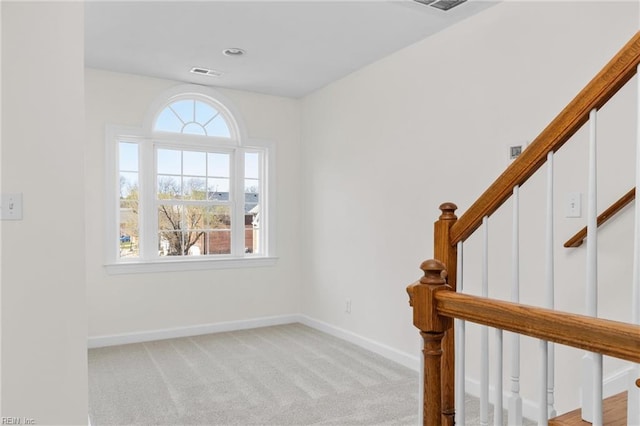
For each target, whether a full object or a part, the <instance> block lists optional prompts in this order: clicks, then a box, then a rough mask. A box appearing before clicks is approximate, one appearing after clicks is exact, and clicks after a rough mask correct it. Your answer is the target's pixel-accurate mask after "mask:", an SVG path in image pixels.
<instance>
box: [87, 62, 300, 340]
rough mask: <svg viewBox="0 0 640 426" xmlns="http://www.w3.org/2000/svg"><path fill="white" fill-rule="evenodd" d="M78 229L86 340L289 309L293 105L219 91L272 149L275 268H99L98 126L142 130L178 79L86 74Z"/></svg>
mask: <svg viewBox="0 0 640 426" xmlns="http://www.w3.org/2000/svg"><path fill="white" fill-rule="evenodd" d="M85 81H86V115H87V139H86V152H87V155H86V168H87V172H86V186H85V198H86V203H85V205H86V226H87V247H88V250H87V255H86V264H87V269H86V271H87V272H86V273H87V289H88V290H87V291H88V305H89V336H90V337H99V336H109V335H121V334H130V333H140V332H147V331H156V330H163V329H169V328H176V327H190V326H196V325H202V324H216V323H221V322H227V321H238V320H245V319H251V318H261V317H271V316H278V315H288V314H297V313H298V312H299V299H300V290H299V282H300V253H299V250H298V236H299V223H300V214H299V209H298V199H299V191H300V188H299V179H298V175H299V168H300V164H299V144H300V105H299V101H297V100H293V99H287V98H279V97H274V96H265V95H259V94H253V93H248V92H241V91H232V90H220V92H221V93H222V95H223V96H225V97H226V98H228V99H230V100H231V102H233V104H234V106H235V107H236V109H237V110H238V111H239V112H240V114H241V115H242V117H241V118H242V121H243V122H244V123H245V124H246V127H247V133H248V136H249V137H251V138H257V139H264V140H268V141H272V142H273V143H275V146H276V161H277V165H276V169H277V170H276V178H277V179H276V186H275V190H276V197H277V199H276V222H277V235H276V238H277V240H276V243H277V253H276V254H277V256H278V257H279V260H278V262H277V265H276V266H273V267H262V268H247V269H224V270H207V271H193V272H170V273H144V274H126V275H108V274H107V273H106V271H105V269H104V267H103V265H104V262H105V255H104V253H103V250H102V248H103V247H104V231H103V229H104V221H105V217H104V211H105V210H106V208H107V207H106V206H105V202H104V196H103V189H104V188H105V183H104V175H105V162H104V153H105V126H106V125H107V124H115V125H127V126H138V127H140V126H142V124H143V119H144V116H145V113H146V112H147V109H148V108H149V106H150V104H151V103H152V102H153V101H154V100H155V99H156V97H157V96H159V95H160V94H161V93H162V92H163V91H164V90H166V89H168V88H170V87H173V86H175V85H179V84H181V83H179V82H175V81H167V80H159V79H153V78H147V77H141V76H134V75H128V74H119V73H113V72H106V71H99V70H94V69H87V70H86V80H85Z"/></svg>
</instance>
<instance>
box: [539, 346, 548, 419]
mask: <svg viewBox="0 0 640 426" xmlns="http://www.w3.org/2000/svg"><path fill="white" fill-rule="evenodd" d="M539 342H540V364H541V365H540V389H539V392H540V393H539V394H538V400H539V401H540V402H539V405H538V426H544V425H546V424H548V420H549V413H548V411H547V379H548V376H547V370H548V364H549V356H548V354H549V351H548V345H549V343H548V342H547V341H545V340H540V341H539Z"/></svg>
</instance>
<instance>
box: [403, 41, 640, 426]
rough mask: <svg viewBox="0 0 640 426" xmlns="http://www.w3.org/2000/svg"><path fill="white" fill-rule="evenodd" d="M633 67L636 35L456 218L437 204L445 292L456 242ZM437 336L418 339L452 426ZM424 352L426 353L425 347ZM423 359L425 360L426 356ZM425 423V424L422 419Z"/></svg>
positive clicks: (449, 387) (638, 47)
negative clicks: (433, 360) (437, 367)
mask: <svg viewBox="0 0 640 426" xmlns="http://www.w3.org/2000/svg"><path fill="white" fill-rule="evenodd" d="M638 64H640V32H637V33H636V34H635V35H634V36H633V37H632V38H631V40H629V42H627V44H626V45H625V46H624V47H623V48H622V49H621V50H620V51H619V52H618V53H617V54H616V55H615V56H614V57H613V59H611V61H609V63H607V65H605V67H604V68H603V69H602V70H601V71H600V72H599V73H598V74H597V75H596V76H595V77H594V78H593V79H592V80H591V81H590V82H589V83H588V84H587V85H586V86H585V88H584V89H582V91H580V93H578V95H577V96H576V97H575V98H574V99H573V100H572V101H571V102H570V103H569V104H568V105H567V106H566V107H565V108H564V109H563V110H562V111H561V112H560V113H559V114H558V116H557V117H556V118H555V119H553V120H552V121H551V123H550V124H549V125H548V126H547V127H546V128H545V129H544V130H543V131H542V132H541V133H540V135H538V137H536V138H535V139H534V141H533V142H532V143H531V144H530V145H529V146H528V147H527V149H526V150H524V151H523V152H522V154H521V155H520V156H519V157H518V158H517V159H516V160H515V161H514V162H513V163H511V165H510V166H509V167H508V168H507V169H506V170H505V171H504V172H503V173H502V174H501V175H500V176H499V177H498V178H497V179H496V180H495V181H494V183H493V184H491V185H490V186H489V188H487V190H486V191H485V192H484V193H483V194H482V195H481V196H480V197H479V198H478V199H477V200H476V201H475V202H474V203H473V204H472V205H471V206H470V207H469V209H468V210H467V211H466V212H465V213H464V214H463V215H462V216H461V217H460V219H458V218H457V217H456V215H455V210H456V209H457V207H456V205H455V204H453V203H445V204H443V205H441V206H440V209H441V210H442V215H441V216H440V219H439V220H438V221H437V222H436V223H435V225H434V257H435V258H436V259H439V260H440V261H442V262H443V263H444V265H445V270H446V271H448V273H449V276H448V279H447V285H448V286H449V287H450V288H451V290H453V291H455V290H456V276H455V274H456V271H457V244H458V243H459V242H463V241H465V240H466V239H467V238H469V236H471V234H473V232H474V231H475V230H476V229H478V228H479V227H480V225H481V224H482V220H483V218H484V217H487V216H490V215H491V214H492V213H494V212H495V211H496V210H497V209H498V208H499V207H500V206H501V205H502V204H503V203H504V202H505V201H506V200H507V199H508V198H509V197H510V196H511V194H512V191H513V188H514V187H516V186H521V185H522V184H524V183H525V182H526V181H527V180H528V179H529V177H531V176H532V175H533V174H534V173H535V172H536V171H537V170H538V169H539V168H540V167H541V166H542V165H543V164H544V163H545V161H546V159H547V154H548V153H550V152H555V151H557V150H558V149H560V148H561V147H562V145H564V143H565V142H567V141H568V140H569V139H570V138H571V137H572V136H573V135H574V134H575V133H576V132H577V131H578V130H579V129H580V128H581V127H582V126H583V125H584V124H585V123H586V122H587V121H588V118H589V114H590V112H591V111H592V110H594V109H600V108H601V107H602V106H604V105H605V104H606V103H607V102H608V101H609V99H611V98H612V97H613V96H614V95H615V94H616V93H617V92H618V90H620V88H621V87H623V86H624V85H625V84H626V83H627V82H628V81H629V80H630V79H631V78H632V77H633V76H634V75H635V74H636V72H637V66H638ZM416 300H420V302H417V301H414V302H412V303H414V305H413V306H414V323H415V320H416V309H417V310H418V311H423V310H424V309H425V308H419V307H418V306H419V305H420V304H421V303H423V301H422V298H418V299H416ZM433 321H434V322H437V321H435V320H433ZM418 328H420V327H418ZM421 330H422V329H421ZM442 333H443V334H442V337H440V335H439V332H438V333H435V334H429V335H428V336H427V335H425V334H424V332H423V333H422V334H423V337H425V336H427V337H429V339H431V340H429V347H436V346H437V347H440V348H442V349H433V350H432V349H429V351H430V352H431V351H435V352H437V351H438V350H442V351H443V354H442V355H443V356H442V358H441V359H440V358H439V361H438V362H439V363H441V364H442V365H441V367H442V372H441V374H440V373H438V374H439V377H440V380H441V395H442V400H441V401H440V403H439V404H440V407H441V409H442V410H441V411H442V413H444V414H443V420H442V421H443V423H444V424H446V425H451V426H452V425H453V424H454V422H455V408H454V407H455V398H454V395H455V389H454V388H455V386H454V382H455V379H454V376H455V371H454V365H455V360H454V333H453V328H452V327H445V328H444V329H443V330H442ZM425 339H426V337H425ZM433 339H435V340H438V342H436V341H435V340H433ZM436 343H437V344H436ZM425 344H426V340H425ZM425 350H427V349H426V346H425ZM425 356H427V354H426V353H425ZM429 356H431V355H429ZM426 391H427V388H425V397H426V395H427V393H426ZM433 402H434V401H431V403H433ZM425 404H426V399H425ZM425 424H429V423H427V419H426V417H425ZM434 424H436V423H434ZM437 424H439V423H437Z"/></svg>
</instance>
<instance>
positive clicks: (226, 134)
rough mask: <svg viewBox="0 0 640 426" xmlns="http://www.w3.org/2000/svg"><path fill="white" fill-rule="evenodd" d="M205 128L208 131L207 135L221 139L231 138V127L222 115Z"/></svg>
mask: <svg viewBox="0 0 640 426" xmlns="http://www.w3.org/2000/svg"><path fill="white" fill-rule="evenodd" d="M204 128H205V129H206V130H207V135H209V136H218V137H221V138H230V137H231V132H230V131H229V126H228V125H227V122H226V120H225V119H224V117H222V115H219V116H217V117H216V118H214V119H213V120H211V121H210V122H209V124H207V125H206V126H204Z"/></svg>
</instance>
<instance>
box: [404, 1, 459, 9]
mask: <svg viewBox="0 0 640 426" xmlns="http://www.w3.org/2000/svg"><path fill="white" fill-rule="evenodd" d="M414 1H415V2H417V3H422V4H424V5H427V6H431V7H435V8H436V9H440V10H444V11H447V10H449V9H452V8H454V7H456V6H458V5H460V4H462V3H464V2H466V1H467V0H437V1H436V0H414Z"/></svg>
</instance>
